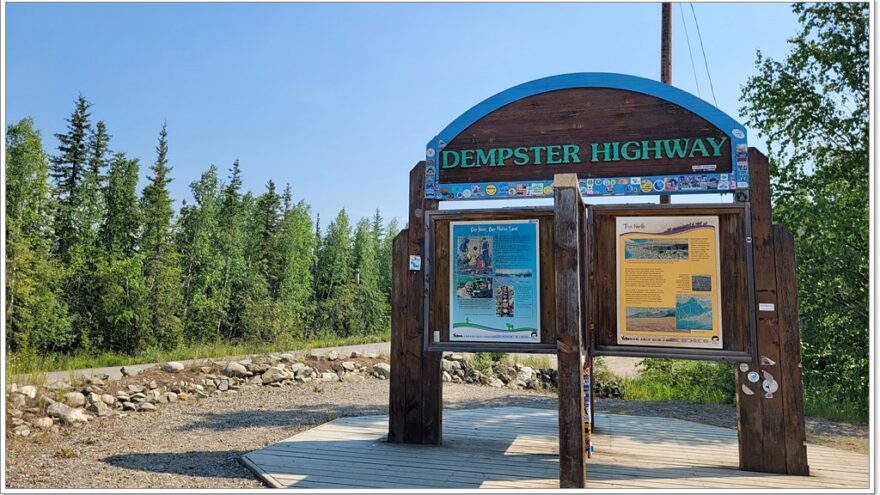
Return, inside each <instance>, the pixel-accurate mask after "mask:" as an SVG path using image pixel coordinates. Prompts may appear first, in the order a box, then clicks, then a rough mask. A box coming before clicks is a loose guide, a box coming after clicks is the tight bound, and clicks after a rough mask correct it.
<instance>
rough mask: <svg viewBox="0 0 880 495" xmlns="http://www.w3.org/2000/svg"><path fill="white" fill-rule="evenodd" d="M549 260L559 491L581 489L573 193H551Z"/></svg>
mask: <svg viewBox="0 0 880 495" xmlns="http://www.w3.org/2000/svg"><path fill="white" fill-rule="evenodd" d="M553 201H554V223H553V233H554V235H553V257H554V259H555V262H556V292H557V297H556V301H555V303H556V304H555V305H556V342H557V354H556V355H557V363H558V369H559V403H558V404H559V454H560V462H559V486H560V487H561V488H584V487H585V486H586V467H585V461H586V455H585V452H584V423H583V419H584V388H583V380H584V377H583V371H582V363H583V342H582V335H583V333H582V332H583V330H582V328H581V325H582V323H583V313H582V312H583V299H582V297H581V283H582V279H583V276H582V274H581V251H580V250H581V242H582V237H583V235H584V234H583V232H582V229H581V225H582V223H581V222H582V215H583V208H584V206H583V202H582V200H581V196H580V192H579V191H578V189H577V188H576V187H556V188H554V198H553Z"/></svg>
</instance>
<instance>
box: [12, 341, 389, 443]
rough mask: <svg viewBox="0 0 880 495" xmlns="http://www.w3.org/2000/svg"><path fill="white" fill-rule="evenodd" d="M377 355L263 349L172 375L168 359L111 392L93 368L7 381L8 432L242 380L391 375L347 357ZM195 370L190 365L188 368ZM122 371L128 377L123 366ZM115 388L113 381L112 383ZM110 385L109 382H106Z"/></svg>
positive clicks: (291, 381) (220, 389) (384, 366)
mask: <svg viewBox="0 0 880 495" xmlns="http://www.w3.org/2000/svg"><path fill="white" fill-rule="evenodd" d="M361 357H363V358H366V359H367V360H371V361H374V360H377V359H378V358H379V356H378V355H377V354H367V355H365V356H361V355H360V354H359V353H357V352H354V353H352V354H351V355H350V357H349V360H343V359H342V357H341V356H340V355H339V353H337V352H335V351H331V352H330V353H328V355H327V356H317V355H310V356H308V358H309V360H310V362H314V364H313V365H311V366H309V365H307V364H306V363H304V362H302V361H300V360H298V359H297V358H296V357H295V356H294V355H291V354H280V355H275V354H269V355H265V356H259V357H257V358H252V359H243V360H240V361H228V362H226V361H218V362H212V363H210V365H208V366H202V367H200V368H198V372H199V373H198V374H194V375H193V376H189V375H184V376H186V378H181V379H174V377H175V376H176V375H177V374H179V373H181V372H183V371H184V370H185V369H186V367H185V366H184V365H183V364H182V363H178V362H168V363H165V364H163V365H162V366H161V369H162V370H163V371H164V372H165V373H167V374H169V375H171V376H168V377H167V378H168V379H166V380H161V381H162V382H163V383H161V384H160V383H157V382H156V380H149V381H147V379H144V380H143V383H129V384H126V385H124V386H122V388H121V389H119V390H117V391H116V392H115V394H113V393H106V392H105V389H108V388H111V387H109V386H108V384H109V383H108V382H109V376H107V375H102V374H98V375H95V376H92V377H89V378H86V379H85V380H83V381H82V382H81V383H79V384H77V385H76V386H71V385H70V384H69V383H67V382H63V381H58V382H53V383H51V384H49V385H46V386H45V387H37V386H34V385H25V386H22V387H19V386H17V385H16V384H12V385H11V386H10V387H9V389H8V391H7V392H8V393H7V404H8V407H7V421H8V425H9V426H10V429H9V431H10V432H11V433H12V434H14V435H19V436H23V437H27V436H30V435H31V434H32V433H33V432H34V431H35V430H51V431H56V432H57V431H58V430H59V428H60V426H62V425H63V426H78V425H81V424H83V423H86V422H88V421H90V420H92V419H94V418H103V417H107V416H113V415H118V416H124V415H127V414H130V413H134V412H153V411H156V410H157V406H160V405H162V404H167V403H171V402H177V401H186V400H188V399H190V398H193V399H201V398H207V397H211V396H213V395H217V394H224V393H227V394H228V393H235V392H237V391H238V390H240V389H241V387H243V386H267V387H283V386H288V385H295V384H305V383H309V382H328V383H333V382H343V383H357V382H362V381H364V380H365V379H366V378H367V377H375V378H378V379H380V380H386V379H388V378H390V376H391V366H390V365H389V364H388V363H383V362H377V363H375V364H372V365H369V364H361V363H359V362H357V361H353V359H357V358H361ZM194 371H195V370H194ZM121 372H122V375H123V377H126V378H125V379H126V380H127V381H131V378H130V377H131V376H132V375H131V374H130V373H129V372H127V371H126V370H125V369H124V368H123V369H122V370H121ZM113 388H116V387H113ZM111 390H112V388H111Z"/></svg>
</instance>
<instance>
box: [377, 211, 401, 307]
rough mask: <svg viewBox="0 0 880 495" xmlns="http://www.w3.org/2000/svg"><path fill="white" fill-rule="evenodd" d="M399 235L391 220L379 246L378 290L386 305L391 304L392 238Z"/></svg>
mask: <svg viewBox="0 0 880 495" xmlns="http://www.w3.org/2000/svg"><path fill="white" fill-rule="evenodd" d="M399 233H400V229H399V228H398V227H397V219H396V218H392V219H391V221H390V222H388V227H387V229H386V230H385V235H384V236H383V237H382V241H381V242H380V244H379V290H381V291H382V293H383V294H385V299H386V300H387V301H388V304H391V267H392V266H393V265H392V262H393V260H392V259H391V258H392V251H393V247H394V238H395V237H397V234H399Z"/></svg>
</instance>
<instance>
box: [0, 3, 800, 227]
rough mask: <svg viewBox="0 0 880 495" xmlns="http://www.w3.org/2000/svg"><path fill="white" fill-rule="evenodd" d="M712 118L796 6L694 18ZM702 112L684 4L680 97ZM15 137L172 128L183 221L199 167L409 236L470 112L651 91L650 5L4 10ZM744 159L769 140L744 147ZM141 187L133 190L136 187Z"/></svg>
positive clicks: (51, 141) (725, 8) (790, 28)
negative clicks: (411, 211)
mask: <svg viewBox="0 0 880 495" xmlns="http://www.w3.org/2000/svg"><path fill="white" fill-rule="evenodd" d="M694 8H695V9H696V13H697V18H698V20H699V26H700V30H701V32H702V37H703V42H704V46H705V51H706V55H707V57H708V62H709V69H710V71H711V72H710V73H711V76H712V81H713V83H714V88H715V95H716V97H717V101H718V106H719V107H720V108H721V109H722V110H724V111H725V112H727V113H728V114H730V115H732V116H734V117H735V118H738V117H739V116H738V108H739V107H740V104H739V102H738V98H739V95H740V87H741V86H742V84H743V83H744V82H745V80H746V78H747V77H748V76H749V75H751V74H753V73H754V59H755V50H756V49H761V50H762V51H763V52H764V53H765V54H767V55H770V56H772V57H776V58H780V57H782V56H784V55H785V54H786V53H787V52H788V46H787V45H786V40H787V39H788V38H790V37H791V36H793V35H794V34H795V32H796V31H797V19H796V17H795V16H794V14H792V12H791V8H790V6H789V5H788V4H779V3H776V4H769V3H738V4H720V3H712V4H699V3H698V4H695V5H694ZM682 14H685V20H686V21H687V29H688V34H689V35H690V40H691V47H692V50H693V56H694V63H695V64H696V67H697V77H698V78H699V83H700V89H701V92H702V93H701V94H702V97H703V99H706V100H707V101H710V102H711V101H712V97H711V93H710V91H709V83H708V79H707V77H706V71H705V68H704V66H703V58H702V53H701V51H700V46H699V42H698V41H697V33H696V29H695V26H694V23H693V17H692V14H691V10H690V7H689V6H688V4H674V7H673V83H674V84H675V85H676V86H678V87H680V88H682V89H684V90H686V91H689V92H691V93H694V94H697V86H696V83H695V80H694V75H693V72H692V69H691V62H690V59H689V56H688V45H687V42H686V39H685V32H684V26H683V24H682V17H681V15H682ZM4 22H5V33H6V34H5V36H6V53H5V63H6V95H5V97H6V119H7V122H6V123H7V124H8V123H11V122H16V121H18V120H19V119H21V118H23V117H26V116H32V117H34V119H35V120H36V124H37V126H38V128H40V129H41V130H42V133H43V137H44V143H45V145H46V147H47V149H48V150H49V151H50V152H54V151H55V146H56V145H57V142H56V140H55V138H54V137H52V135H53V134H54V133H56V132H61V131H63V130H64V129H65V122H64V119H65V118H67V117H68V116H69V115H70V112H71V111H72V109H73V103H74V99H75V98H76V96H77V94H79V93H82V94H83V95H84V96H85V97H86V98H87V99H88V100H90V101H91V102H92V103H93V104H94V106H93V108H92V115H93V120H98V119H103V120H104V121H105V122H106V123H107V126H108V129H109V132H110V133H111V134H112V136H113V138H112V142H111V147H112V149H113V150H116V151H125V152H127V153H128V154H129V156H134V157H138V158H140V159H141V168H142V175H144V174H145V172H147V167H148V166H149V165H150V164H151V163H152V162H153V161H154V159H155V151H154V148H155V145H156V139H157V135H158V132H159V128H160V127H161V125H162V122H163V121H167V122H168V131H169V139H170V152H169V157H170V164H171V165H172V166H173V167H174V170H173V177H174V182H172V184H171V186H170V187H171V193H172V196H173V197H174V198H175V200H176V201H175V206H176V207H179V206H180V200H182V199H184V198H190V197H191V196H190V193H189V184H190V182H192V181H193V180H195V179H197V178H198V176H199V175H200V174H201V172H202V171H203V170H205V169H206V168H207V167H208V165H209V164H211V163H214V164H216V165H217V166H218V167H219V168H220V171H221V175H223V176H225V175H226V171H227V169H228V167H229V166H230V165H231V164H232V162H233V160H235V159H236V158H239V159H240V160H241V164H242V168H243V174H244V186H245V188H246V189H249V190H251V191H254V192H257V193H258V192H261V191H263V190H264V187H265V183H266V181H267V180H268V179H270V178H272V179H274V180H275V181H276V183H279V184H281V185H283V184H284V183H286V182H290V183H291V184H292V186H293V191H294V195H295V196H296V198H297V199H299V198H304V199H305V200H306V201H307V202H308V203H310V204H311V205H312V207H313V209H314V211H315V212H319V213H320V214H321V216H322V223H323V224H324V225H326V224H327V222H329V220H330V219H331V218H332V217H333V216H335V215H336V213H337V212H338V210H339V209H340V208H341V207H345V208H346V209H347V210H348V212H349V213H350V214H351V215H352V217H354V218H355V220H356V219H357V218H358V217H361V216H367V215H371V214H372V212H373V210H374V209H375V208H377V207H378V208H380V209H381V210H382V212H383V214H384V215H385V216H386V217H391V216H397V217H398V218H399V219H401V221H402V223H403V222H405V218H406V210H407V204H406V201H407V172H408V171H409V169H410V168H411V167H412V166H413V165H414V164H415V163H416V162H417V161H418V160H420V159H422V158H423V157H424V146H425V143H427V141H428V140H429V139H431V138H432V137H434V136H435V135H436V134H437V133H438V132H439V131H440V130H441V129H442V128H443V127H445V126H446V125H447V124H448V123H449V122H451V121H452V120H453V119H455V118H456V117H457V116H458V115H460V114H461V113H463V112H464V111H466V110H467V109H469V108H470V107H471V106H472V105H474V104H476V103H478V102H480V101H482V100H483V99H485V98H487V97H489V96H491V95H493V94H495V93H497V92H499V91H502V90H504V89H506V88H508V87H511V86H514V85H516V84H519V83H522V82H526V81H529V80H532V79H536V78H540V77H545V76H549V75H554V74H561V73H567V72H583V71H601V72H621V73H627V74H633V75H638V76H643V77H650V78H654V79H659V65H660V64H659V50H660V49H659V44H660V4H659V3H656V4H642V3H638V4H635V3H633V4H598V3H594V4H458V3H456V4H204V3H201V4H163V3H152V4H131V3H128V4H106V3H105V4H70V3H65V4H48V3H45V4H21V3H19V4H16V3H7V4H6V17H5V21H4ZM750 138H751V142H750V144H752V145H753V146H757V147H759V148H761V149H763V148H764V146H763V143H762V142H759V140H757V139H755V135H754V133H750ZM143 183H144V182H143V180H142V183H141V186H143Z"/></svg>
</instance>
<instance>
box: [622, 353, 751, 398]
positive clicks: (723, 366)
mask: <svg viewBox="0 0 880 495" xmlns="http://www.w3.org/2000/svg"><path fill="white" fill-rule="evenodd" d="M641 366H642V371H641V374H640V375H639V376H638V377H635V378H624V380H623V389H624V397H625V398H626V399H629V400H687V401H691V402H698V403H701V404H732V403H733V402H734V400H735V396H734V378H733V376H734V375H733V366H732V365H731V364H730V363H712V362H704V361H685V360H672V359H645V360H644V361H642V365H641Z"/></svg>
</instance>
